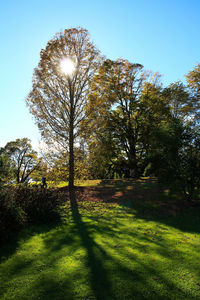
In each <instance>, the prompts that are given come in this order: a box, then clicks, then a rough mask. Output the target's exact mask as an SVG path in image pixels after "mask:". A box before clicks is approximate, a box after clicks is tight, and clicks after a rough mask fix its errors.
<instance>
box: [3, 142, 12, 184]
mask: <svg viewBox="0 0 200 300" xmlns="http://www.w3.org/2000/svg"><path fill="white" fill-rule="evenodd" d="M15 171H16V169H15V165H14V163H13V161H12V159H11V158H10V156H9V155H8V153H6V151H5V149H4V148H3V147H2V148H0V183H1V182H8V180H10V179H14V175H15Z"/></svg>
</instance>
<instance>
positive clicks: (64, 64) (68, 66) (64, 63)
mask: <svg viewBox="0 0 200 300" xmlns="http://www.w3.org/2000/svg"><path fill="white" fill-rule="evenodd" d="M60 68H61V71H62V72H63V73H64V74H65V75H71V74H72V73H73V72H74V70H75V64H74V62H73V61H72V60H71V59H70V58H63V59H62V60H61V62H60Z"/></svg>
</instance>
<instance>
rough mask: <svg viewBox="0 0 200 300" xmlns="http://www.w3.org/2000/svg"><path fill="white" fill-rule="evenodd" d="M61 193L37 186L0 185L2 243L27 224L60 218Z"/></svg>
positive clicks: (13, 237)
mask: <svg viewBox="0 0 200 300" xmlns="http://www.w3.org/2000/svg"><path fill="white" fill-rule="evenodd" d="M62 201H64V199H63V197H62V194H61V193H57V192H55V191H54V190H52V189H51V190H49V189H41V188H39V187H37V186H33V187H26V186H24V185H17V186H15V187H11V186H4V187H1V193H0V240H1V242H2V243H4V242H7V241H9V240H11V239H15V238H16V237H17V234H18V233H19V231H20V230H21V229H22V228H23V227H24V226H25V225H27V223H28V224H35V223H48V222H51V221H57V220H59V219H60V210H59V208H60V206H61V204H62Z"/></svg>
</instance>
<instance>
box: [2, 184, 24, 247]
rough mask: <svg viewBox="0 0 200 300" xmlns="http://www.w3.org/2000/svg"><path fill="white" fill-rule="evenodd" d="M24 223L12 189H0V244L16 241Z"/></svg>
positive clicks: (20, 208)
mask: <svg viewBox="0 0 200 300" xmlns="http://www.w3.org/2000/svg"><path fill="white" fill-rule="evenodd" d="M25 222H26V214H25V212H24V210H23V209H22V207H21V206H20V205H19V203H17V201H16V199H15V197H14V195H13V189H12V191H11V189H10V187H9V188H5V187H4V188H3V187H1V188H0V242H1V243H2V244H3V243H5V242H8V241H10V240H12V239H16V237H17V234H18V233H19V231H20V230H21V229H22V228H23V226H24V225H25Z"/></svg>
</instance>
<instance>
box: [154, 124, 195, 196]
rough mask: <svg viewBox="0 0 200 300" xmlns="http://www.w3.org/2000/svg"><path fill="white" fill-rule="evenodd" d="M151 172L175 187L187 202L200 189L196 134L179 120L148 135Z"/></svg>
mask: <svg viewBox="0 0 200 300" xmlns="http://www.w3.org/2000/svg"><path fill="white" fill-rule="evenodd" d="M151 143H152V149H151V163H152V164H151V171H152V172H153V174H154V175H156V176H158V178H159V180H160V181H162V182H167V183H173V184H178V186H181V188H182V191H183V192H184V195H185V197H186V199H187V200H192V199H193V198H194V195H195V190H198V189H199V188H200V131H199V128H198V127H195V128H193V127H190V126H188V125H185V124H183V123H182V122H181V121H180V119H172V120H171V121H170V122H163V124H161V126H160V127H159V128H158V129H157V130H156V131H154V132H152V141H151Z"/></svg>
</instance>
